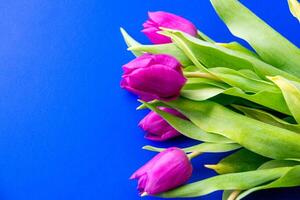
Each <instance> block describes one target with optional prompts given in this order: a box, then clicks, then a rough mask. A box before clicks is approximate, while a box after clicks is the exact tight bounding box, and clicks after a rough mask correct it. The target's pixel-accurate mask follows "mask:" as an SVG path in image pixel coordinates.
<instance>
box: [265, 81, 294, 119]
mask: <svg viewBox="0 0 300 200" xmlns="http://www.w3.org/2000/svg"><path fill="white" fill-rule="evenodd" d="M269 79H270V80H271V81H273V82H274V83H275V84H276V85H277V86H278V87H279V88H280V90H281V92H282V94H283V96H284V99H285V101H286V104H287V105H288V108H289V110H290V111H291V113H292V115H293V117H294V118H295V120H296V121H297V122H298V123H300V90H299V89H298V88H297V86H296V85H294V84H293V83H292V82H291V81H289V80H287V79H285V78H283V77H280V76H274V77H269Z"/></svg>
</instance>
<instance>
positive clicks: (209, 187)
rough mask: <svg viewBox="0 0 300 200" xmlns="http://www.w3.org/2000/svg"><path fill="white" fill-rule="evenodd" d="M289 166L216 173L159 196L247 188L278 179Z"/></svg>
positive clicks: (196, 194)
mask: <svg viewBox="0 0 300 200" xmlns="http://www.w3.org/2000/svg"><path fill="white" fill-rule="evenodd" d="M290 169H291V168H290V167H281V168H274V169H265V170H255V171H248V172H240V173H232V174H223V175H218V176H215V177H212V178H208V179H204V180H201V181H198V182H195V183H190V184H187V185H184V186H181V187H179V188H177V189H174V190H171V191H169V192H165V193H162V194H160V195H159V196H160V197H165V198H173V197H198V196H203V195H206V194H209V193H212V192H215V191H218V190H247V189H250V188H253V187H255V186H258V185H261V184H264V183H267V182H269V181H272V180H275V179H278V178H279V177H281V176H282V175H283V174H285V173H286V172H287V171H288V170H290Z"/></svg>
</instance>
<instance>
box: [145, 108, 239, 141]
mask: <svg viewBox="0 0 300 200" xmlns="http://www.w3.org/2000/svg"><path fill="white" fill-rule="evenodd" d="M143 103H144V105H145V106H146V107H148V108H149V109H151V110H152V111H154V112H156V113H157V114H159V115H160V116H161V117H162V118H163V119H165V120H166V121H167V122H168V123H169V124H170V125H171V126H172V127H173V128H175V129H176V130H177V131H178V132H180V133H181V134H182V135H185V136H187V137H189V138H192V139H195V140H199V141H205V142H217V143H233V142H232V141H231V140H229V139H228V138H226V137H224V136H221V135H218V134H213V133H207V132H205V131H203V130H202V129H201V128H199V127H198V126H196V125H195V124H193V123H192V122H191V121H189V120H186V119H182V118H180V117H177V116H175V115H172V114H169V113H167V112H164V111H162V110H160V109H158V108H157V107H155V105H152V104H149V103H146V102H143Z"/></svg>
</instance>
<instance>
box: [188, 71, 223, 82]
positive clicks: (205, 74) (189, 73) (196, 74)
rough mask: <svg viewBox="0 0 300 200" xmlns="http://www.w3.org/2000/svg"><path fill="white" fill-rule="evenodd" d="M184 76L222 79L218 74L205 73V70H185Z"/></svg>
mask: <svg viewBox="0 0 300 200" xmlns="http://www.w3.org/2000/svg"><path fill="white" fill-rule="evenodd" d="M184 76H185V77H187V78H208V79H212V80H216V81H220V79H218V78H217V77H216V76H214V75H212V74H209V73H204V72H184Z"/></svg>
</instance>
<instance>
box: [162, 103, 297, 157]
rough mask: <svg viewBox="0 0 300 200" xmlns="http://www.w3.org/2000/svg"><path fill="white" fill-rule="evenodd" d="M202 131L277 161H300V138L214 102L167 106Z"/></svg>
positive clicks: (290, 132) (293, 133)
mask: <svg viewBox="0 0 300 200" xmlns="http://www.w3.org/2000/svg"><path fill="white" fill-rule="evenodd" d="M165 104H167V105H169V106H171V107H173V108H174V109H176V110H178V111H179V112H181V113H183V114H184V115H185V116H186V117H187V118H189V120H191V121H192V122H193V123H194V124H195V125H196V126H198V127H200V128H201V129H203V130H205V131H207V132H211V133H217V134H220V135H223V136H224V137H227V138H229V139H231V140H233V141H235V142H236V143H238V144H240V145H242V146H244V147H245V148H247V149H249V150H251V151H253V152H255V153H258V154H260V155H263V156H266V157H269V158H274V159H282V160H284V159H300V143H299V141H300V135H299V134H297V133H295V132H292V131H289V130H286V129H282V128H279V127H276V126H272V125H269V124H266V123H263V122H260V121H257V120H254V119H251V118H248V117H246V116H244V115H241V114H238V113H235V112H233V111H232V110H230V109H227V108H225V107H224V106H221V105H219V104H217V103H215V102H211V101H207V100H206V101H191V100H187V99H183V98H179V99H177V100H175V101H171V102H165Z"/></svg>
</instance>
